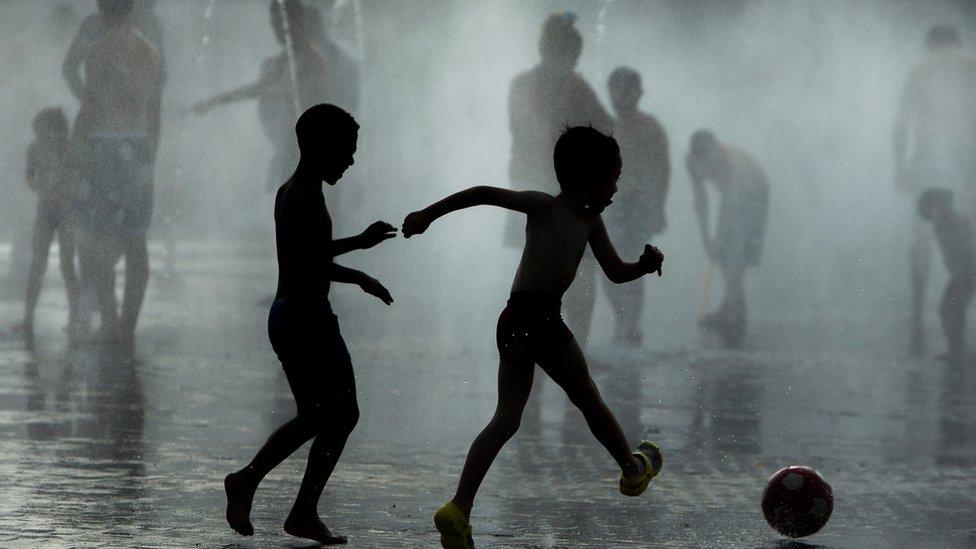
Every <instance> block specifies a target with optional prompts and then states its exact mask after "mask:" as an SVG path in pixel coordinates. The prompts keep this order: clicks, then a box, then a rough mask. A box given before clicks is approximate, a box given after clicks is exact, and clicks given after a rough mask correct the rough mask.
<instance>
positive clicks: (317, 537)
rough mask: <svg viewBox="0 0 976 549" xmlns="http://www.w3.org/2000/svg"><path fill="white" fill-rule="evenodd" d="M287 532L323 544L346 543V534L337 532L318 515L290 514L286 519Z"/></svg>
mask: <svg viewBox="0 0 976 549" xmlns="http://www.w3.org/2000/svg"><path fill="white" fill-rule="evenodd" d="M285 533H287V534H289V535H292V536H295V537H296V538H305V539H310V540H314V541H317V542H319V543H321V544H322V545H341V544H343V543H346V541H347V540H346V536H341V535H339V534H336V533H335V532H333V531H332V530H329V527H328V526H326V525H325V523H324V522H322V519H320V518H319V517H317V516H314V515H313V516H311V517H309V518H303V517H298V516H295V515H288V519H286V520H285Z"/></svg>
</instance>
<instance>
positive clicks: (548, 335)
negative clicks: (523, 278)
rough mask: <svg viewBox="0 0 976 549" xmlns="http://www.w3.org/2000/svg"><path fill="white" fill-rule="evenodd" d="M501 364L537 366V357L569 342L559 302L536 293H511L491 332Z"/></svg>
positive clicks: (569, 335) (551, 297)
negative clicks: (503, 362)
mask: <svg viewBox="0 0 976 549" xmlns="http://www.w3.org/2000/svg"><path fill="white" fill-rule="evenodd" d="M495 339H496V343H497V345H498V354H499V356H500V357H501V358H502V360H510V361H520V362H525V361H528V362H533V363H538V361H539V357H541V356H545V355H546V354H548V351H550V350H551V349H553V348H555V347H561V346H563V345H567V344H568V343H570V342H571V341H572V340H573V332H571V331H570V330H569V327H568V326H566V323H565V322H563V317H562V314H560V302H559V298H557V297H555V296H550V295H546V294H542V293H536V292H513V293H512V296H511V297H510V298H509V299H508V305H507V306H506V307H505V309H504V310H503V311H502V314H501V315H500V316H499V317H498V328H497V330H496V332H495Z"/></svg>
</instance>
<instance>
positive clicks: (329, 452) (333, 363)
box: [224, 105, 396, 545]
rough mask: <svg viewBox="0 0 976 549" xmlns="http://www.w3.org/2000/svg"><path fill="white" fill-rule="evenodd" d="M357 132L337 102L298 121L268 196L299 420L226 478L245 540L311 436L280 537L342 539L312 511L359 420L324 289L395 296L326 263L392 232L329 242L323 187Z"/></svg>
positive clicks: (280, 338)
mask: <svg viewBox="0 0 976 549" xmlns="http://www.w3.org/2000/svg"><path fill="white" fill-rule="evenodd" d="M358 131H359V125H358V124H357V123H356V121H355V120H354V119H353V117H352V116H351V115H350V114H349V113H347V112H345V111H343V110H342V109H340V108H339V107H336V106H335V105H316V106H314V107H312V108H310V109H308V110H307V111H305V113H304V114H302V116H301V117H300V118H299V119H298V123H297V124H296V125H295V133H296V134H297V135H298V148H299V150H300V151H301V154H302V156H301V159H300V160H299V162H298V167H297V168H295V172H294V174H293V175H292V176H291V177H290V178H289V179H288V181H286V182H285V183H284V184H283V185H281V187H280V188H279V189H278V195H277V197H276V198H275V211H274V218H275V242H276V245H277V249H278V290H277V291H276V293H275V300H274V303H273V304H272V305H271V312H270V313H269V315H268V336H269V338H270V339H271V346H272V348H274V351H275V353H276V354H277V355H278V359H279V360H280V361H281V367H282V369H283V370H284V371H285V376H286V377H287V378H288V385H289V386H290V387H291V392H292V395H293V396H294V397H295V404H296V405H297V408H298V415H297V416H296V417H295V418H294V419H292V420H290V421H288V422H287V423H285V424H284V425H282V426H281V427H279V428H278V430H276V431H275V432H274V433H272V434H271V436H269V437H268V440H267V442H265V443H264V446H262V447H261V449H260V450H259V451H258V453H257V455H255V456H254V459H252V460H251V463H249V464H248V465H247V466H246V467H244V468H243V469H241V470H239V471H236V472H234V473H231V474H229V475H227V477H226V478H225V479H224V488H225V490H226V491H227V522H228V524H230V526H231V528H233V529H234V530H235V531H237V533H239V534H241V535H244V536H250V535H252V534H253V533H254V527H253V526H252V525H251V519H250V517H249V514H250V512H251V502H252V500H253V499H254V492H255V490H257V487H258V484H259V483H260V482H261V479H263V478H264V477H265V475H267V474H268V473H270V472H271V470H272V469H274V468H275V467H277V466H278V464H280V463H281V462H282V461H284V460H285V458H287V457H288V456H290V455H291V454H292V453H293V452H294V451H295V450H298V449H299V448H300V447H301V446H302V445H303V444H305V443H306V442H308V441H309V440H312V448H311V450H309V453H308V465H307V466H306V469H305V477H304V478H303V479H302V486H301V488H300V489H299V490H298V497H297V498H296V500H295V505H294V506H293V507H292V509H291V513H289V514H288V519H287V520H285V532H287V533H289V534H291V535H293V536H296V537H301V538H308V539H312V540H315V541H317V542H319V543H321V544H323V545H332V544H338V543H345V542H346V538H345V537H344V536H341V535H338V534H336V533H334V532H332V531H331V530H330V529H329V528H328V527H327V526H326V525H325V524H324V523H323V522H322V520H321V519H320V518H319V514H318V502H319V497H320V496H321V495H322V490H323V489H324V488H325V483H326V482H328V480H329V476H330V475H331V474H332V469H333V468H334V467H335V465H336V462H338V461H339V456H340V455H341V454H342V449H343V447H344V446H345V444H346V438H347V437H348V436H349V434H350V433H351V432H352V430H353V428H354V427H355V426H356V422H357V421H358V420H359V405H358V404H357V402H356V380H355V377H354V375H353V370H352V363H351V361H350V358H349V351H348V350H347V349H346V344H345V342H344V341H343V339H342V334H341V333H340V332H339V319H338V318H337V317H336V315H335V314H334V313H333V312H332V306H331V305H330V304H329V287H330V286H331V283H332V282H345V283H347V284H356V285H358V286H359V287H360V288H362V289H363V291H364V292H366V293H368V294H370V295H373V296H376V297H377V298H379V299H380V300H382V301H383V302H384V303H386V304H387V305H389V304H390V303H392V302H393V298H392V297H390V292H388V291H387V290H386V288H384V287H383V285H382V284H380V283H379V282H378V281H377V280H376V279H374V278H372V277H370V276H368V275H366V274H365V273H362V272H360V271H356V270H353V269H349V268H346V267H343V266H341V265H338V264H336V263H335V262H334V261H333V260H334V258H335V257H336V256H338V255H342V254H344V253H346V252H351V251H353V250H365V249H368V248H372V247H373V246H376V245H377V244H379V243H380V242H382V241H384V240H387V239H389V238H393V237H394V236H396V229H395V228H394V227H393V226H392V225H390V224H389V223H384V222H382V221H377V222H376V223H373V224H372V225H370V226H369V228H367V229H366V230H365V231H363V232H362V233H361V234H359V235H357V236H352V237H349V238H340V239H336V240H333V239H332V219H331V217H329V210H328V209H327V208H326V205H325V197H324V196H323V195H322V182H323V181H325V183H327V184H329V185H335V184H337V183H338V182H339V179H340V178H341V177H342V174H343V173H344V172H345V171H346V169H347V168H348V167H349V166H352V164H353V154H355V152H356V139H357V136H358Z"/></svg>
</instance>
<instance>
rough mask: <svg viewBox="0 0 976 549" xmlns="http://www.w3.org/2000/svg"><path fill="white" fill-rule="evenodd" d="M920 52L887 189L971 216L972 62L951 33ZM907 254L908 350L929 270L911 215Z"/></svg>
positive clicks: (937, 30) (918, 348)
mask: <svg viewBox="0 0 976 549" xmlns="http://www.w3.org/2000/svg"><path fill="white" fill-rule="evenodd" d="M926 45H927V49H928V53H927V55H926V56H925V58H924V59H922V60H921V61H920V62H919V63H918V64H917V65H915V67H914V68H912V71H911V72H910V73H909V74H908V78H907V80H906V81H905V85H904V87H903V88H902V93H901V101H900V103H899V107H898V115H897V119H896V121H895V132H894V149H895V185H896V187H897V189H898V190H899V191H901V192H903V193H906V194H909V195H911V196H912V197H913V202H915V201H917V197H918V196H919V194H920V193H921V192H922V191H923V190H924V189H926V188H928V187H931V186H932V185H933V184H938V185H940V186H943V187H945V188H947V189H950V190H952V191H954V192H955V193H956V195H957V197H958V203H959V207H960V208H959V209H960V211H961V212H962V214H963V215H965V216H967V217H969V218H970V219H974V218H976V189H974V186H976V129H974V128H976V95H974V93H973V90H976V58H974V57H973V56H971V55H968V54H967V53H966V52H964V51H962V47H961V46H962V41H961V40H960V38H959V33H958V31H957V30H956V28H955V27H953V26H950V25H939V26H935V27H932V29H930V30H929V33H928V37H927V38H926ZM912 233H913V234H912V243H911V248H910V252H909V256H910V264H911V273H912V312H911V319H910V321H911V351H912V353H913V354H915V355H920V354H921V353H922V352H923V349H924V346H925V337H924V332H923V330H922V324H923V322H922V321H923V313H924V310H925V294H926V292H927V290H928V283H929V273H930V270H931V265H932V250H933V248H934V246H933V244H932V231H931V230H930V229H929V228H928V227H926V226H925V224H924V223H922V222H921V220H920V219H919V217H918V216H917V215H916V216H915V222H914V223H913V230H912Z"/></svg>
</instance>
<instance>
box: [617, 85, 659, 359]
mask: <svg viewBox="0 0 976 549" xmlns="http://www.w3.org/2000/svg"><path fill="white" fill-rule="evenodd" d="M607 87H608V88H609V90H610V99H611V101H612V103H613V109H614V111H615V113H616V115H617V118H616V119H615V120H614V124H613V125H614V137H615V138H616V139H617V142H618V143H620V157H621V159H623V170H622V171H621V172H620V181H619V183H618V186H619V188H620V191H619V192H618V193H617V200H616V202H617V204H619V205H618V206H617V207H616V208H611V209H610V210H608V211H607V215H606V218H607V230H608V231H609V232H610V236H611V237H612V238H613V240H614V242H619V243H620V246H621V247H622V248H623V249H633V248H639V247H640V246H641V245H643V244H644V243H645V242H650V241H651V240H653V238H652V237H653V236H654V235H657V234H660V233H661V232H663V231H664V228H665V227H666V226H667V220H666V218H665V215H664V203H665V200H666V198H667V194H668V183H669V179H670V177H671V163H670V160H669V159H668V136H667V134H666V133H665V131H664V128H663V127H662V126H661V124H660V122H658V121H657V119H656V118H654V116H652V115H650V114H648V113H645V112H641V111H640V109H639V108H638V103H639V102H640V99H641V96H642V95H643V94H644V89H643V86H642V85H641V77H640V74H638V73H637V71H635V70H634V69H631V68H629V67H618V68H617V69H615V70H614V71H613V72H612V73H611V74H610V78H609V80H608V81H607ZM604 287H605V288H606V290H607V296H608V297H609V298H610V302H611V303H612V305H613V310H614V313H615V314H616V320H617V322H616V325H615V329H614V340H615V341H616V342H617V343H622V344H626V345H640V344H641V342H642V341H643V337H644V335H643V332H642V330H641V328H640V320H641V313H642V312H643V310H644V280H643V279H638V280H635V281H634V282H633V283H631V284H612V285H610V284H608V285H605V286H604Z"/></svg>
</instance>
